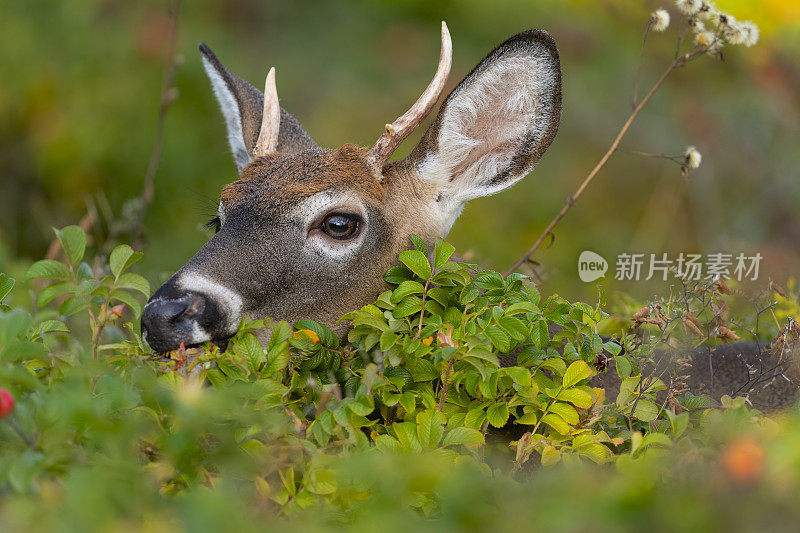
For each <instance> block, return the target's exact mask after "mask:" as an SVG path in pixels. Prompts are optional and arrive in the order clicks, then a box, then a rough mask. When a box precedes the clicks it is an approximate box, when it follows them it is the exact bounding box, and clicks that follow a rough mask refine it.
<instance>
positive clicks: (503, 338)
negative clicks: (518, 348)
mask: <svg viewBox="0 0 800 533" xmlns="http://www.w3.org/2000/svg"><path fill="white" fill-rule="evenodd" d="M483 332H484V333H485V334H486V336H487V337H489V340H490V341H492V345H493V346H494V347H495V348H497V349H498V350H499V351H500V352H502V353H506V352H508V351H509V350H510V349H511V340H510V339H509V338H508V335H506V334H505V332H504V331H503V330H502V329H500V328H499V327H498V326H495V325H489V326H486V329H484V330H483Z"/></svg>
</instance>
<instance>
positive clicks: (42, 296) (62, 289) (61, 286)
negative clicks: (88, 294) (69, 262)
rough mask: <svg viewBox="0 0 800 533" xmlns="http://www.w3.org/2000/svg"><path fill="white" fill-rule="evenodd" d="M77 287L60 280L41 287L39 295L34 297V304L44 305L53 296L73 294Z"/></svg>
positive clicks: (51, 299)
mask: <svg viewBox="0 0 800 533" xmlns="http://www.w3.org/2000/svg"><path fill="white" fill-rule="evenodd" d="M77 289H78V287H77V286H76V285H75V284H74V283H71V282H69V281H62V282H60V283H52V284H50V285H48V286H47V287H45V288H44V289H42V291H41V292H40V293H39V296H38V297H37V298H36V305H38V306H39V307H44V306H45V305H47V304H49V303H50V302H51V301H53V298H56V297H57V296H62V295H64V294H73V293H75V292H76V291H77Z"/></svg>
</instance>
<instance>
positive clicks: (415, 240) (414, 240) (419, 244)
mask: <svg viewBox="0 0 800 533" xmlns="http://www.w3.org/2000/svg"><path fill="white" fill-rule="evenodd" d="M411 244H413V245H414V248H416V249H417V250H419V251H420V252H422V253H423V254H425V255H426V256H427V255H428V247H427V246H426V245H425V241H423V240H422V239H420V238H419V237H417V236H416V235H412V236H411Z"/></svg>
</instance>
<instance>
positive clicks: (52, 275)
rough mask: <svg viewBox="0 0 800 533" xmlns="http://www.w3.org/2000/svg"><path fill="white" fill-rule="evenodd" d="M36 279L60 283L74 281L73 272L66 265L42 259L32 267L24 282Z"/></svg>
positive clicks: (24, 277)
mask: <svg viewBox="0 0 800 533" xmlns="http://www.w3.org/2000/svg"><path fill="white" fill-rule="evenodd" d="M34 278H49V279H56V280H59V281H69V280H71V279H72V272H70V270H69V267H68V266H67V265H65V264H64V263H59V262H58V261H53V260H52V259H42V260H41V261H36V262H35V263H34V264H32V265H31V266H30V268H29V269H28V271H27V272H25V275H24V276H22V281H29V280H32V279H34Z"/></svg>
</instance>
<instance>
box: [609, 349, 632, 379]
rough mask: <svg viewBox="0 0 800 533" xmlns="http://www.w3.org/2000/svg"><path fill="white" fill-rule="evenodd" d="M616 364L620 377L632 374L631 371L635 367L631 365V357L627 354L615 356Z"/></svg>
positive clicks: (624, 377) (627, 376)
mask: <svg viewBox="0 0 800 533" xmlns="http://www.w3.org/2000/svg"><path fill="white" fill-rule="evenodd" d="M614 366H615V367H616V369H617V375H618V376H619V377H620V379H626V378H629V377H630V376H631V371H632V370H633V368H632V367H631V362H630V359H629V358H628V357H627V356H619V355H617V356H614Z"/></svg>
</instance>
